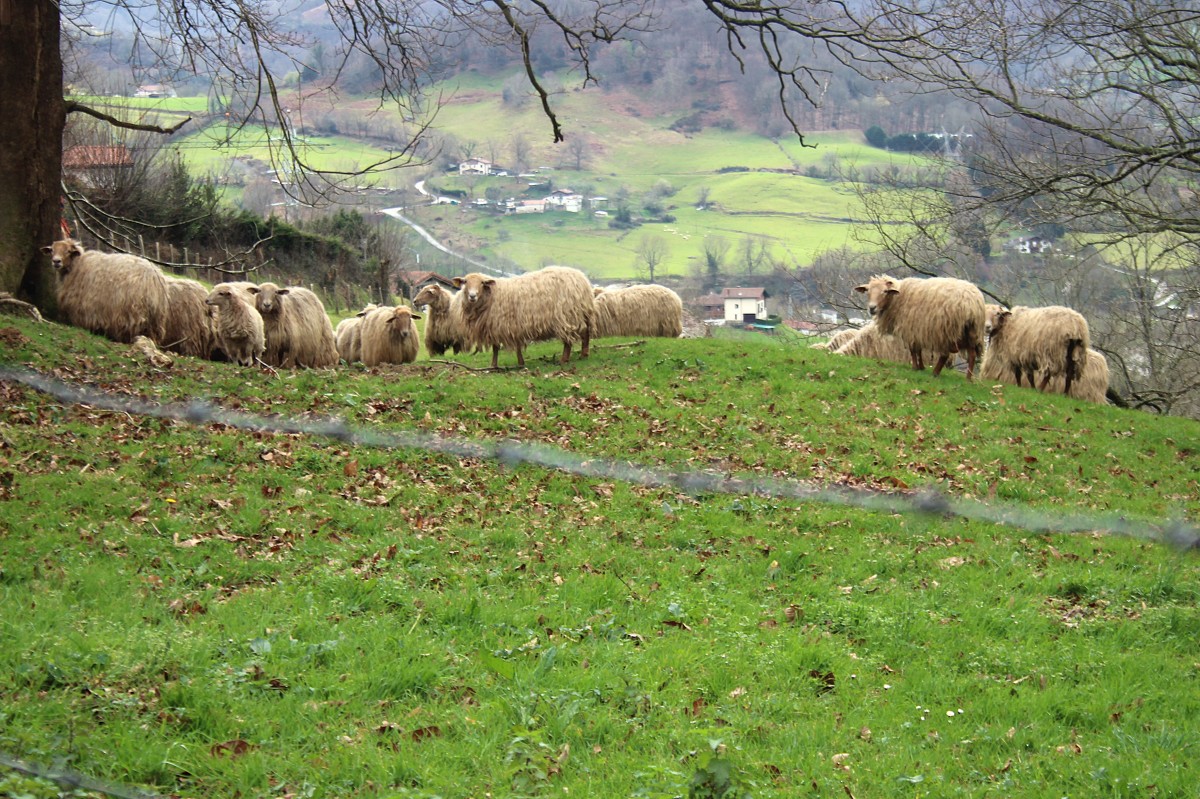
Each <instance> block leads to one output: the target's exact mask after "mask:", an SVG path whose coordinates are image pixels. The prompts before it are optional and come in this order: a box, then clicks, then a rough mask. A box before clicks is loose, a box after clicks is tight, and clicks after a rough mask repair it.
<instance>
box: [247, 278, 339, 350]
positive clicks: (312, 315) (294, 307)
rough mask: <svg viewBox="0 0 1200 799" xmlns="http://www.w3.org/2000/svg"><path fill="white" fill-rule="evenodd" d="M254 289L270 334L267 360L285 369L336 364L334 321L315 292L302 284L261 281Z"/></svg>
mask: <svg viewBox="0 0 1200 799" xmlns="http://www.w3.org/2000/svg"><path fill="white" fill-rule="evenodd" d="M251 291H253V293H254V294H255V307H257V308H258V312H259V313H260V314H262V318H263V326H264V328H265V330H266V334H267V350H266V353H265V354H264V356H263V360H264V361H266V362H267V363H268V364H270V365H271V366H282V367H286V368H292V367H297V366H298V367H305V368H314V369H320V368H327V367H331V366H337V363H338V350H337V345H336V344H335V343H334V338H333V324H332V323H331V322H330V321H329V316H328V315H327V314H326V313H325V306H324V305H323V304H322V303H321V299H320V298H319V297H318V296H317V295H316V294H314V293H313V292H311V291H309V290H308V289H306V288H303V287H301V286H288V287H287V288H280V287H279V286H278V285H276V284H274V283H262V284H260V285H259V286H258V288H257V290H254V289H252V290H251Z"/></svg>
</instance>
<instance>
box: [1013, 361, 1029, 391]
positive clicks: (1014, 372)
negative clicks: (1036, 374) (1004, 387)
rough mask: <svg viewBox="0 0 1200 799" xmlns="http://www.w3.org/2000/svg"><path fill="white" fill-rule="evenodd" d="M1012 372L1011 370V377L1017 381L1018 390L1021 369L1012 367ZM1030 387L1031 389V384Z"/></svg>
mask: <svg viewBox="0 0 1200 799" xmlns="http://www.w3.org/2000/svg"><path fill="white" fill-rule="evenodd" d="M1012 370H1013V377H1015V378H1016V379H1017V387H1018V388H1020V387H1021V367H1020V366H1014V367H1013V368H1012ZM1030 387H1031V388H1032V384H1030Z"/></svg>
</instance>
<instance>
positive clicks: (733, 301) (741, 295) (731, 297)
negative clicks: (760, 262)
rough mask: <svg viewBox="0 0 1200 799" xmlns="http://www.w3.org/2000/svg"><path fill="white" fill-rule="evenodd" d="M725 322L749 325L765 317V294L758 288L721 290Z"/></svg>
mask: <svg viewBox="0 0 1200 799" xmlns="http://www.w3.org/2000/svg"><path fill="white" fill-rule="evenodd" d="M721 299H722V300H724V301H725V321H726V322H741V323H743V324H751V323H753V322H756V321H758V320H759V319H763V318H766V317H767V315H768V314H767V292H766V290H765V289H763V288H761V287H759V288H733V289H721Z"/></svg>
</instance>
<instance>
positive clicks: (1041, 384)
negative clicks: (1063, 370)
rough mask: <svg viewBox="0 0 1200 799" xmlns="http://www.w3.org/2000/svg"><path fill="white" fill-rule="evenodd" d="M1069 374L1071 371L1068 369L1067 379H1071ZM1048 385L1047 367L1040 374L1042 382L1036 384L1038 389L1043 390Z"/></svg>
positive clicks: (1048, 372)
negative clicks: (1042, 373)
mask: <svg viewBox="0 0 1200 799" xmlns="http://www.w3.org/2000/svg"><path fill="white" fill-rule="evenodd" d="M1070 374H1071V371H1070V370H1069V369H1068V370H1067V375H1068V377H1067V380H1068V381H1069V380H1070V379H1071V378H1070ZM1031 382H1032V380H1031ZM1049 385H1050V370H1049V369H1047V370H1046V373H1045V374H1044V375H1042V382H1041V383H1040V384H1039V385H1038V391H1045V390H1046V387H1047V386H1049ZM1068 385H1069V383H1068Z"/></svg>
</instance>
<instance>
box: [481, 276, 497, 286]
mask: <svg viewBox="0 0 1200 799" xmlns="http://www.w3.org/2000/svg"><path fill="white" fill-rule="evenodd" d="M494 285H496V278H494V277H485V278H484V279H483V286H484V288H489V289H490V288H491V287H492V286H494Z"/></svg>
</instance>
